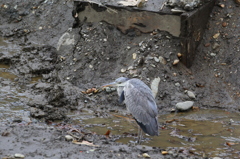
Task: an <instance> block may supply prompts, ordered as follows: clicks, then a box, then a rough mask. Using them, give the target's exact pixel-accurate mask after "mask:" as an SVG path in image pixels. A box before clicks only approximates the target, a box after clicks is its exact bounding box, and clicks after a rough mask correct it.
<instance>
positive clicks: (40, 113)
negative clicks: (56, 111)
mask: <svg viewBox="0 0 240 159" xmlns="http://www.w3.org/2000/svg"><path fill="white" fill-rule="evenodd" d="M30 115H31V116H32V117H35V118H42V117H44V116H45V115H46V114H45V112H44V111H42V110H41V109H38V108H33V107H32V108H30Z"/></svg>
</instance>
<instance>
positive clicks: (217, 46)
mask: <svg viewBox="0 0 240 159" xmlns="http://www.w3.org/2000/svg"><path fill="white" fill-rule="evenodd" d="M219 46H220V45H219V44H218V43H214V44H213V46H212V48H213V49H214V50H215V49H217V48H219Z"/></svg>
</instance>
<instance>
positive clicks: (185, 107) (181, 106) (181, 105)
mask: <svg viewBox="0 0 240 159" xmlns="http://www.w3.org/2000/svg"><path fill="white" fill-rule="evenodd" d="M193 103H194V102H193V101H185V102H179V103H177V104H176V108H177V109H178V110H183V111H185V110H188V109H190V108H191V107H192V106H193Z"/></svg>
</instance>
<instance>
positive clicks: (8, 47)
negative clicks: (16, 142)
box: [0, 37, 29, 125]
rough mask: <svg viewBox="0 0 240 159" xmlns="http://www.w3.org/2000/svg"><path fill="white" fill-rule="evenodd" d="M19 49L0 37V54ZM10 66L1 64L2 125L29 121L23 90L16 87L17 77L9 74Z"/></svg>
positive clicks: (0, 105) (0, 110)
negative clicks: (15, 80)
mask: <svg viewBox="0 0 240 159" xmlns="http://www.w3.org/2000/svg"><path fill="white" fill-rule="evenodd" d="M18 48H19V47H17V46H15V45H14V44H12V43H10V42H7V40H4V39H3V38H1V37H0V53H3V54H5V53H14V52H16V51H17V50H19V49H18ZM8 68H9V65H5V64H0V79H1V81H0V125H1V124H7V123H11V122H13V121H17V122H21V121H26V122H27V121H29V111H28V110H27V106H26V105H25V104H24V102H23V100H25V99H26V97H25V95H24V93H23V90H21V89H20V88H17V87H15V84H14V79H15V78H16V77H17V76H16V75H14V74H12V73H10V72H8Z"/></svg>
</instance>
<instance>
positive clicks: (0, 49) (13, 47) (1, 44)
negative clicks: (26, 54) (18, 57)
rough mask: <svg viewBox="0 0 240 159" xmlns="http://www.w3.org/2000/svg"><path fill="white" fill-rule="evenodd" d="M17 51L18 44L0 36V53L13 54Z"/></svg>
mask: <svg viewBox="0 0 240 159" xmlns="http://www.w3.org/2000/svg"><path fill="white" fill-rule="evenodd" d="M19 51H20V48H19V45H17V44H15V43H13V42H11V41H9V39H8V38H4V37H0V53H3V54H15V53H17V52H19Z"/></svg>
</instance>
